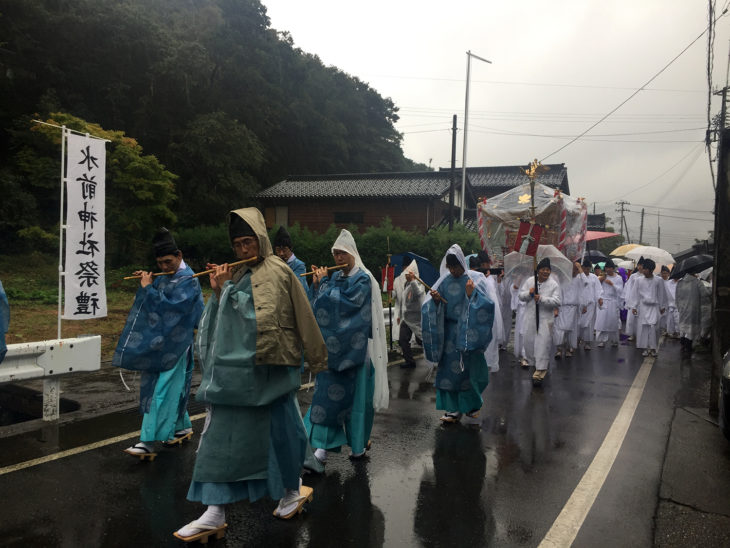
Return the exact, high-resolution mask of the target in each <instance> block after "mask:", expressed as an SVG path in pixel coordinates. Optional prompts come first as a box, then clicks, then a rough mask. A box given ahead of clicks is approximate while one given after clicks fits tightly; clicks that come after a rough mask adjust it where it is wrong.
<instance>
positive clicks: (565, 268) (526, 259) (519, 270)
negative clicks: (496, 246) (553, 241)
mask: <svg viewBox="0 0 730 548" xmlns="http://www.w3.org/2000/svg"><path fill="white" fill-rule="evenodd" d="M544 258H548V259H550V268H551V269H552V273H553V274H554V275H555V276H556V277H557V278H558V283H561V284H563V283H568V282H569V281H570V280H571V279H572V278H573V263H572V262H571V260H570V259H568V258H567V257H566V256H565V255H563V254H562V253H561V252H560V251H559V250H558V248H557V247H555V246H554V245H539V246H537V262H538V263H539V262H540V261H542V260H543V259H544ZM534 272H535V267H534V259H533V257H532V256H531V255H525V254H524V253H519V252H517V251H512V252H511V253H508V254H507V255H505V256H504V275H505V277H511V278H512V279H515V280H516V279H524V278H526V277H528V276H532V275H533V274H534Z"/></svg>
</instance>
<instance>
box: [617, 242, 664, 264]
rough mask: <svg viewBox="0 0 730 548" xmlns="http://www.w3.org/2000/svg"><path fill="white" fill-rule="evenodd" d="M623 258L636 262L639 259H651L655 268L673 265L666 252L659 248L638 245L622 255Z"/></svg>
mask: <svg viewBox="0 0 730 548" xmlns="http://www.w3.org/2000/svg"><path fill="white" fill-rule="evenodd" d="M624 257H626V258H627V259H634V260H635V261H638V260H639V259H640V258H641V257H644V258H645V259H651V260H652V261H654V262H655V263H656V264H657V266H659V265H663V264H667V265H669V264H674V257H672V255H671V253H669V252H668V251H664V250H663V249H662V248H660V247H653V246H650V245H640V246H638V247H635V248H634V249H632V250H631V251H629V252H628V253H624Z"/></svg>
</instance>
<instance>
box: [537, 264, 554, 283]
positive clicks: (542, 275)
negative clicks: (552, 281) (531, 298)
mask: <svg viewBox="0 0 730 548" xmlns="http://www.w3.org/2000/svg"><path fill="white" fill-rule="evenodd" d="M550 272H551V270H550V268H549V267H547V266H543V267H542V268H541V269H540V270H538V271H537V281H538V282H540V283H542V282H546V281H547V279H548V278H549V277H550Z"/></svg>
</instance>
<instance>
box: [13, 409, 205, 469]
mask: <svg viewBox="0 0 730 548" xmlns="http://www.w3.org/2000/svg"><path fill="white" fill-rule="evenodd" d="M204 417H205V413H200V414H198V415H193V416H192V417H190V420H191V421H196V420H198V419H202V418H204ZM139 432H140V431H139V430H137V431H136V432H130V433H128V434H122V435H121V436H116V437H114V438H109V439H106V440H101V441H97V442H95V443H90V444H88V445H81V446H80V447H74V448H73V449H68V450H66V451H60V452H59V453H54V454H52V455H46V456H45V457H40V458H37V459H32V460H27V461H25V462H19V463H18V464H13V465H11V466H6V467H5V468H0V476H2V475H4V474H9V473H11V472H17V471H18V470H23V469H25V468H31V467H33V466H38V465H39V464H45V463H46V462H52V461H54V460H58V459H62V458H64V457H70V456H71V455H78V454H79V453H85V452H86V451H91V450H92V449H98V448H99V447H104V446H106V445H112V444H115V443H118V442H120V441H125V440H128V439H132V438H136V437H137V436H139Z"/></svg>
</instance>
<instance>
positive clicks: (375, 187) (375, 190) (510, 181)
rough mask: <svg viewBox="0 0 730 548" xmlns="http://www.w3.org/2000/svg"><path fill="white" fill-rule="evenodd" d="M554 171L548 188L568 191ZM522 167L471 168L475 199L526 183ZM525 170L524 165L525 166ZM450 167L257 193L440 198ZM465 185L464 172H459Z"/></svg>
mask: <svg viewBox="0 0 730 548" xmlns="http://www.w3.org/2000/svg"><path fill="white" fill-rule="evenodd" d="M547 165H548V167H550V171H548V172H546V173H544V174H542V175H540V178H539V181H540V182H541V183H542V184H544V185H547V186H550V187H553V188H558V187H563V188H564V190H567V180H568V170H567V168H566V167H565V164H547ZM520 167H521V166H495V167H470V168H467V170H466V173H467V180H468V182H469V184H470V185H471V187H472V189H473V193H474V195H475V196H478V195H479V193H480V192H482V191H485V190H493V191H494V190H497V191H499V192H501V191H503V190H507V189H510V188H513V187H515V186H517V185H520V184H522V183H524V182H525V175H524V173H522V172H521V171H520V169H519V168H520ZM523 167H524V166H523ZM449 177H450V168H441V169H440V170H439V171H418V172H411V173H348V174H340V175H297V176H290V177H288V178H286V179H285V180H283V181H281V182H279V183H276V184H275V185H273V186H270V187H269V188H267V189H265V190H262V191H261V192H259V193H258V194H257V197H258V198H261V199H267V198H269V199H287V198H288V199H291V198H346V197H348V198H349V197H370V198H380V197H382V198H392V197H427V198H437V197H439V196H443V195H444V194H446V193H447V192H448V191H449ZM456 183H457V186H458V185H460V184H461V170H459V169H457V173H456Z"/></svg>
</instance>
